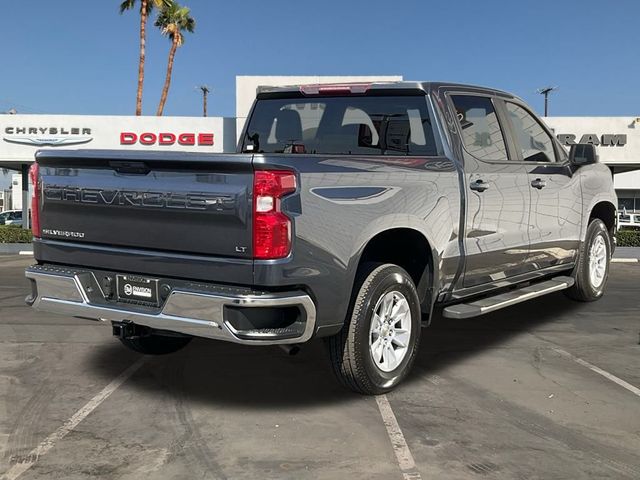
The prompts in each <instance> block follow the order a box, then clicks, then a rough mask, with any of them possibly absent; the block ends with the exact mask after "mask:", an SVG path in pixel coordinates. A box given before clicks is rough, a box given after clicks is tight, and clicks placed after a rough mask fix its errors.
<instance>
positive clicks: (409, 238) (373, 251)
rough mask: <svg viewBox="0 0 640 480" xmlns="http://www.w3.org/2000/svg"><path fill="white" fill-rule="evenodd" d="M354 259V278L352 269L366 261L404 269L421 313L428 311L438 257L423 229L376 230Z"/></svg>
mask: <svg viewBox="0 0 640 480" xmlns="http://www.w3.org/2000/svg"><path fill="white" fill-rule="evenodd" d="M356 258H357V260H356V262H355V265H354V267H355V268H354V279H355V272H357V270H358V268H359V267H360V266H361V265H362V264H364V263H366V262H383V263H393V264H396V265H398V266H400V267H402V268H404V269H405V270H406V271H407V273H408V274H409V275H410V276H411V279H412V280H413V282H414V284H415V285H416V289H417V290H418V296H419V299H420V305H421V308H422V312H423V313H427V314H430V313H431V310H432V308H433V304H434V300H435V299H434V292H436V291H437V282H438V280H437V279H438V270H437V269H438V263H437V258H438V257H437V252H436V251H435V250H434V249H433V244H432V243H431V242H430V241H429V239H428V238H427V236H426V235H425V234H424V233H423V232H421V231H420V230H417V229H415V228H412V227H399V226H398V227H392V228H388V229H386V230H382V231H379V232H377V233H376V234H375V235H373V236H371V237H370V238H369V240H368V241H367V242H366V243H364V244H363V245H362V246H361V248H360V251H359V254H358V255H357V257H356ZM353 288H355V282H354V284H353V286H352V289H353ZM430 316H431V315H429V317H430Z"/></svg>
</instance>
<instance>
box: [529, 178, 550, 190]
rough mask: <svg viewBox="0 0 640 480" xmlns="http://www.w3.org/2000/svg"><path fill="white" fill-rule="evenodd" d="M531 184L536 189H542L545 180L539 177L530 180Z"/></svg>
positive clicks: (544, 185)
mask: <svg viewBox="0 0 640 480" xmlns="http://www.w3.org/2000/svg"><path fill="white" fill-rule="evenodd" d="M531 186H532V187H533V188H537V189H538V190H542V189H543V188H544V187H546V186H547V182H545V181H544V180H542V179H541V178H536V179H535V180H532V181H531Z"/></svg>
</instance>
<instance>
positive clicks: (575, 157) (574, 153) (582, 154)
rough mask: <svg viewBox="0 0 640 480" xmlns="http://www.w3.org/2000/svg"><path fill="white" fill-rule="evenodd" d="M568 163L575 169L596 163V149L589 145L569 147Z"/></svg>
mask: <svg viewBox="0 0 640 480" xmlns="http://www.w3.org/2000/svg"><path fill="white" fill-rule="evenodd" d="M569 161H570V162H571V164H572V165H575V166H576V167H581V166H582V165H591V164H593V163H598V154H597V153H596V147H595V146H593V145H591V144H590V143H586V144H585V143H579V144H576V145H571V149H570V150H569Z"/></svg>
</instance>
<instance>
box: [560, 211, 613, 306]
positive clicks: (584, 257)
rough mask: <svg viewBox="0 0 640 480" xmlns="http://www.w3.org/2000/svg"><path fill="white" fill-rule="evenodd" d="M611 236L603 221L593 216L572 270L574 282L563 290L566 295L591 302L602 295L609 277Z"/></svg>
mask: <svg viewBox="0 0 640 480" xmlns="http://www.w3.org/2000/svg"><path fill="white" fill-rule="evenodd" d="M610 260H611V237H610V236H609V232H608V231H607V227H606V225H605V224H604V222H603V221H602V220H600V219H598V218H594V219H593V220H591V222H590V223H589V226H588V227H587V235H586V238H585V242H584V244H583V246H582V249H581V251H580V253H579V255H578V264H577V265H576V269H575V272H574V280H575V283H574V285H573V286H572V287H571V288H568V289H567V290H565V293H566V295H567V296H568V297H569V298H571V299H573V300H577V301H580V302H592V301H594V300H597V299H599V298H600V297H602V294H603V293H604V288H605V286H606V284H607V279H608V278H609V262H610Z"/></svg>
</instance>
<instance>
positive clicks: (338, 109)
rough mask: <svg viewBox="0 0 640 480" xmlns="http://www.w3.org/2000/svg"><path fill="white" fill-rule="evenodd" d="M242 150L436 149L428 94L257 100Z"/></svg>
mask: <svg viewBox="0 0 640 480" xmlns="http://www.w3.org/2000/svg"><path fill="white" fill-rule="evenodd" d="M242 150H243V151H245V152H257V153H312V154H313V153H319V154H323V153H326V154H344V155H424V156H429V155H436V146H435V141H434V136H433V129H432V126H431V119H430V118H429V113H428V110H427V103H426V100H425V97H424V96H401V97H400V96H399V97H391V96H389V97H386V96H375V97H350V96H347V97H316V98H287V99H281V98H278V99H262V100H258V102H257V103H256V106H255V108H254V110H253V114H252V115H251V118H250V120H249V125H248V127H247V132H246V134H245V138H244V141H243V146H242Z"/></svg>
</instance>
